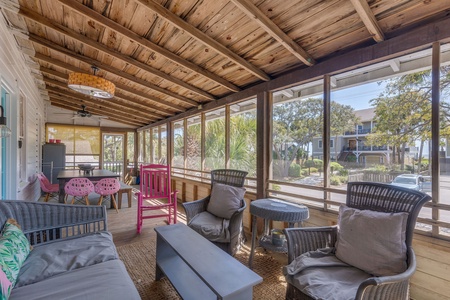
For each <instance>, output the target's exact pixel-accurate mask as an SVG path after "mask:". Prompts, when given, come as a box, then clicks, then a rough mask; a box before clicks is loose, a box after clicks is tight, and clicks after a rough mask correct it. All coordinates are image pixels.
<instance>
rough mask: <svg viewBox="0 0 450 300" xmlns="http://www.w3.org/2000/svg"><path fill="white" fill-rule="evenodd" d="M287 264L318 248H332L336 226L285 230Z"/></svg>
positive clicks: (335, 237)
mask: <svg viewBox="0 0 450 300" xmlns="http://www.w3.org/2000/svg"><path fill="white" fill-rule="evenodd" d="M284 234H285V235H286V240H287V248H288V263H291V262H292V261H293V260H294V259H295V258H296V257H297V256H299V255H301V254H303V253H305V252H308V251H314V250H317V249H319V248H326V247H334V244H335V243H336V239H337V226H325V227H303V228H285V229H284Z"/></svg>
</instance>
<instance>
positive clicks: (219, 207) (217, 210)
mask: <svg viewBox="0 0 450 300" xmlns="http://www.w3.org/2000/svg"><path fill="white" fill-rule="evenodd" d="M244 194H245V189H244V188H240V187H235V186H231V185H227V184H221V183H215V184H214V185H213V188H212V191H211V197H210V199H209V203H208V207H207V208H206V210H207V211H208V212H209V213H211V214H213V215H215V216H217V217H220V218H225V219H230V218H231V216H232V215H233V214H234V213H235V212H236V211H237V210H238V209H239V208H241V200H242V199H244Z"/></svg>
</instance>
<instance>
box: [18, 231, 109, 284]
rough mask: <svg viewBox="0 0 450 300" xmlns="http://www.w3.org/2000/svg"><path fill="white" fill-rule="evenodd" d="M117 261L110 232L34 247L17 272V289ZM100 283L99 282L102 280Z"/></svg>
mask: <svg viewBox="0 0 450 300" xmlns="http://www.w3.org/2000/svg"><path fill="white" fill-rule="evenodd" d="M114 259H118V254H117V250H116V247H115V246H114V243H113V240H112V236H111V233H109V232H96V233H90V234H86V235H82V236H78V237H74V238H69V239H64V240H55V241H53V242H51V243H48V244H44V245H40V246H36V247H34V249H33V251H32V252H31V253H30V255H29V257H28V258H27V260H26V261H25V263H24V264H23V266H22V268H21V269H20V273H19V278H18V280H17V284H16V285H17V286H18V287H20V286H24V285H28V284H32V283H35V282H37V281H41V280H44V279H46V278H48V277H51V276H55V275H58V274H61V273H65V272H67V271H71V270H75V269H79V268H83V267H86V266H90V265H95V264H98V263H101V262H105V261H109V260H114ZM102 280H103V279H102Z"/></svg>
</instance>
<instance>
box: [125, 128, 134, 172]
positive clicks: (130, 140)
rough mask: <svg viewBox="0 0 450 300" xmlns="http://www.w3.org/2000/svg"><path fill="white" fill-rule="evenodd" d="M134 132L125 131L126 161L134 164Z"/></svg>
mask: <svg viewBox="0 0 450 300" xmlns="http://www.w3.org/2000/svg"><path fill="white" fill-rule="evenodd" d="M134 138H135V134H134V132H128V133H127V162H128V163H129V164H134V141H135V139H134Z"/></svg>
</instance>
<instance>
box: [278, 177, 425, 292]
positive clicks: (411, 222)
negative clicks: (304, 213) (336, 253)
mask: <svg viewBox="0 0 450 300" xmlns="http://www.w3.org/2000/svg"><path fill="white" fill-rule="evenodd" d="M430 199H431V197H430V196H429V195H427V194H424V193H422V192H419V191H415V190H410V189H406V188H402V187H398V186H393V185H389V184H381V183H371V182H354V183H348V189H347V200H346V205H347V206H348V207H351V208H356V209H360V210H372V211H378V212H392V213H396V212H407V213H408V217H407V224H406V241H405V242H406V247H407V269H406V271H405V272H403V273H400V274H397V275H392V276H380V277H371V278H368V279H366V280H364V281H363V282H362V283H361V284H360V285H359V287H358V290H357V293H356V295H355V298H354V299H383V300H385V299H395V300H398V299H409V279H410V277H411V276H412V275H413V274H414V272H415V269H416V259H415V255H414V251H413V249H412V247H411V243H412V239H413V233H414V227H415V224H416V219H417V216H418V214H419V211H420V209H421V208H422V206H423V205H424V204H425V203H426V202H427V201H429V200H430ZM284 232H285V234H286V239H287V245H288V263H291V262H292V261H293V260H294V259H295V258H296V257H297V256H299V255H301V254H302V253H305V252H308V251H315V250H317V249H320V248H327V247H334V245H335V244H336V241H337V233H338V229H337V227H336V226H330V227H310V228H287V229H285V230H284ZM326 284H327V283H324V285H326ZM286 299H313V298H311V297H309V296H308V295H306V294H303V293H302V292H301V291H300V290H299V289H297V288H296V287H295V286H294V285H292V284H290V283H288V285H287V290H286Z"/></svg>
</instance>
